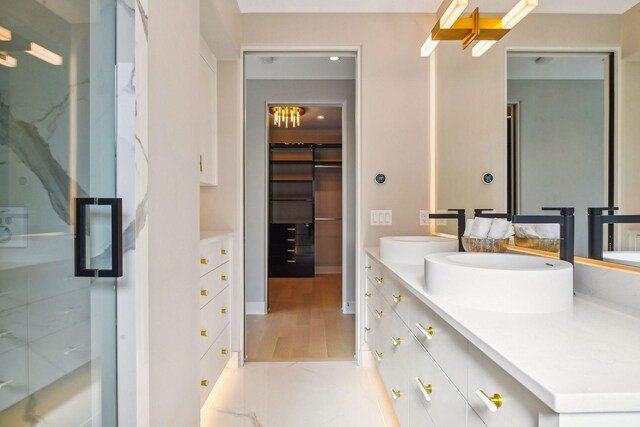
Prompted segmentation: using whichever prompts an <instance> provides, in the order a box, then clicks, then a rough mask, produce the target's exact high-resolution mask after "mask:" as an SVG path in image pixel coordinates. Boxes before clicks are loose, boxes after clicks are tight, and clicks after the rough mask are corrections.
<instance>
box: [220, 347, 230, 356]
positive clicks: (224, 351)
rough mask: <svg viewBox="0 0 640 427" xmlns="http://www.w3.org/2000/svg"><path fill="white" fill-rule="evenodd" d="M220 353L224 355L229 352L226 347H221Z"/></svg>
mask: <svg viewBox="0 0 640 427" xmlns="http://www.w3.org/2000/svg"><path fill="white" fill-rule="evenodd" d="M220 354H221V355H223V356H225V355H227V354H229V351H228V350H227V349H226V348H223V349H222V350H220Z"/></svg>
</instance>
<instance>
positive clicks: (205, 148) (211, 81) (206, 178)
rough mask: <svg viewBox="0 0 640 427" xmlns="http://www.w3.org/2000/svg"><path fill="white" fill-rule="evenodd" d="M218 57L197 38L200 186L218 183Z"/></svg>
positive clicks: (201, 39) (202, 40)
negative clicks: (198, 53) (198, 54)
mask: <svg viewBox="0 0 640 427" xmlns="http://www.w3.org/2000/svg"><path fill="white" fill-rule="evenodd" d="M217 67H218V65H217V60H216V57H215V55H214V54H213V52H211V49H209V46H208V45H207V43H206V42H205V41H204V39H203V38H202V37H201V38H200V58H199V68H198V79H199V83H200V85H199V86H200V93H199V97H198V114H199V115H200V117H199V119H200V120H199V123H200V124H199V126H200V129H199V138H200V141H199V142H200V159H199V161H200V185H202V186H214V185H218V84H217V80H218V74H217Z"/></svg>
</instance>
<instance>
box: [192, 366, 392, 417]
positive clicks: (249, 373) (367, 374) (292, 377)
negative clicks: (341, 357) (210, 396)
mask: <svg viewBox="0 0 640 427" xmlns="http://www.w3.org/2000/svg"><path fill="white" fill-rule="evenodd" d="M365 365H366V364H365ZM378 378H379V377H378V373H377V371H375V368H374V367H372V366H357V365H356V364H355V362H295V363H293V362H254V363H247V364H245V366H244V367H242V368H227V369H226V370H225V372H224V373H223V376H222V377H221V381H223V383H222V384H221V387H220V389H219V391H218V394H217V395H216V396H215V399H214V400H213V403H212V405H211V407H210V409H209V411H208V412H207V414H206V415H205V416H204V418H203V420H202V424H201V425H202V427H298V426H300V427H303V426H304V427H314V426H323V427H343V426H344V427H356V426H363V427H365V426H366V427H391V426H396V425H397V421H396V420H395V416H394V415H393V414H392V412H389V410H390V409H389V405H390V403H389V401H388V398H387V397H386V394H385V393H384V390H382V389H381V385H380V381H379V379H378Z"/></svg>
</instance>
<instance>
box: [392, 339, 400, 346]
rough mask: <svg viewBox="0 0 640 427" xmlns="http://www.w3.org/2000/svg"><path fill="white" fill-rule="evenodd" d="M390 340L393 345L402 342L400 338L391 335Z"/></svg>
mask: <svg viewBox="0 0 640 427" xmlns="http://www.w3.org/2000/svg"><path fill="white" fill-rule="evenodd" d="M391 341H392V342H393V345H394V346H395V347H397V346H399V345H400V344H402V338H395V337H391Z"/></svg>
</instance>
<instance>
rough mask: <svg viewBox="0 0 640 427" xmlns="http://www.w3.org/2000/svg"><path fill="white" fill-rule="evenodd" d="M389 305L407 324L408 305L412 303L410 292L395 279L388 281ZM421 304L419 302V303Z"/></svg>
mask: <svg viewBox="0 0 640 427" xmlns="http://www.w3.org/2000/svg"><path fill="white" fill-rule="evenodd" d="M389 284H390V285H391V287H390V291H391V293H390V299H389V305H391V308H392V309H393V310H394V311H395V312H396V313H397V314H398V316H399V317H400V319H401V320H402V322H403V323H404V324H405V325H408V324H409V307H410V306H411V303H412V299H413V298H412V296H411V293H410V292H409V291H408V290H407V288H405V287H404V286H403V285H401V284H400V283H398V282H396V281H390V283H389ZM420 304H421V303H420Z"/></svg>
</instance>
